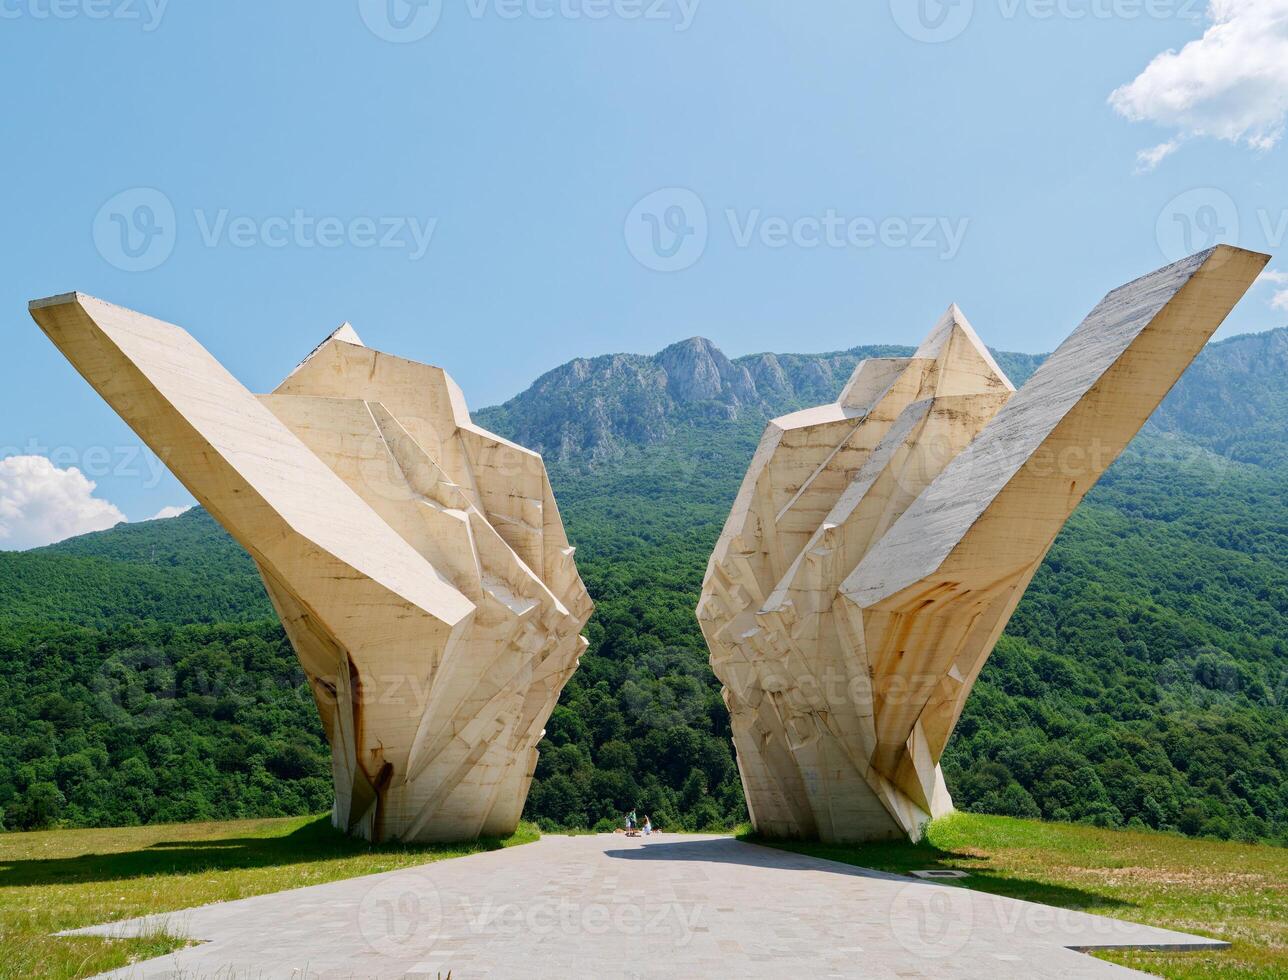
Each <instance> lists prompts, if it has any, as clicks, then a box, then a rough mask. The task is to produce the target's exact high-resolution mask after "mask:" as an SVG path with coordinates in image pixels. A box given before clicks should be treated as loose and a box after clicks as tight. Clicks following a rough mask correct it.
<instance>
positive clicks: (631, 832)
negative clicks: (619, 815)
mask: <svg viewBox="0 0 1288 980" xmlns="http://www.w3.org/2000/svg"><path fill="white" fill-rule="evenodd" d="M641 833H642V834H643V835H644V836H645V837H647V836H648V835H649V834H651V833H653V821H652V820H651V819H649V815H648V814H647V813H646V814H644V823H643V825H642V826H641V825H640V823H639V818H637V817H636V816H635V811H634V810H632V811H631V812H630V813H628V814H626V836H627V837H635V836H637V835H639V834H641Z"/></svg>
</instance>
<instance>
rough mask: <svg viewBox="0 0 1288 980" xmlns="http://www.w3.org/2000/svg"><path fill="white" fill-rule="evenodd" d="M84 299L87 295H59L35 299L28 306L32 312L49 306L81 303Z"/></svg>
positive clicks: (74, 293)
mask: <svg viewBox="0 0 1288 980" xmlns="http://www.w3.org/2000/svg"><path fill="white" fill-rule="evenodd" d="M82 298H85V294H84V293H80V292H70V293H59V294H58V295H57V296H46V297H45V298H44V299H33V300H32V301H31V302H29V303H28V304H27V309H28V310H29V311H30V310H43V309H45V308H46V307H49V306H66V305H67V304H68V303H79V302H80V301H81V299H82Z"/></svg>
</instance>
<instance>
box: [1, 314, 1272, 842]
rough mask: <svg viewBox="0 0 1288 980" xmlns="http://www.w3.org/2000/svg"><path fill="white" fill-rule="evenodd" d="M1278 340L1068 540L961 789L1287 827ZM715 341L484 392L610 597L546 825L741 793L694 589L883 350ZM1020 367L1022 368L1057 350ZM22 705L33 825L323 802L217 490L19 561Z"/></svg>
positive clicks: (13, 713)
mask: <svg viewBox="0 0 1288 980" xmlns="http://www.w3.org/2000/svg"><path fill="white" fill-rule="evenodd" d="M1286 340H1288V331H1274V332H1271V333H1269V334H1260V335H1256V336H1255V337H1250V338H1236V339H1235V340H1234V341H1229V342H1226V343H1225V344H1220V345H1215V346H1214V347H1212V348H1209V350H1208V351H1207V352H1205V354H1204V355H1203V356H1202V357H1201V358H1200V361H1199V362H1198V363H1197V364H1196V365H1195V369H1194V372H1193V374H1194V376H1195V377H1196V378H1197V379H1198V381H1199V383H1200V384H1201V387H1198V386H1190V385H1189V384H1188V382H1189V377H1188V376H1187V380H1186V381H1183V382H1182V385H1181V386H1178V389H1177V391H1176V392H1174V393H1173V396H1172V397H1170V398H1169V399H1168V401H1167V402H1166V403H1165V404H1164V406H1163V408H1162V409H1161V410H1160V412H1159V413H1158V415H1157V416H1156V417H1155V421H1154V422H1153V423H1151V425H1150V426H1149V427H1148V428H1147V430H1146V432H1144V433H1143V434H1142V435H1141V437H1139V438H1138V439H1137V440H1136V441H1135V442H1134V443H1133V445H1132V447H1131V448H1130V449H1129V450H1128V452H1127V453H1126V454H1124V456H1123V458H1122V459H1120V460H1119V461H1118V462H1117V463H1116V464H1115V465H1114V466H1113V467H1112V468H1111V470H1110V471H1109V473H1108V474H1107V475H1106V476H1105V478H1104V479H1103V480H1102V481H1101V483H1100V484H1099V485H1098V486H1097V487H1096V488H1095V490H1093V492H1092V493H1091V495H1090V496H1089V497H1088V498H1087V500H1086V501H1085V502H1084V503H1083V505H1082V506H1081V507H1080V508H1079V510H1078V511H1077V513H1076V514H1075V515H1074V518H1073V520H1072V521H1071V522H1070V524H1069V526H1068V527H1067V528H1066V530H1065V531H1064V532H1063V533H1062V534H1061V535H1060V537H1059V538H1058V539H1057V541H1056V543H1055V546H1054V547H1053V549H1052V551H1051V553H1050V555H1049V556H1048V558H1047V561H1046V562H1045V563H1044V565H1043V567H1042V569H1041V571H1040V572H1039V574H1038V575H1037V576H1036V578H1035V579H1034V581H1033V584H1032V586H1031V587H1030V589H1029V591H1028V593H1027V595H1026V597H1025V599H1024V600H1023V602H1022V603H1021V605H1020V607H1019V609H1018V611H1017V613H1016V615H1015V617H1014V619H1013V621H1012V622H1011V624H1010V626H1009V627H1008V629H1007V631H1006V634H1005V636H1004V637H1003V639H1002V641H1001V642H1000V643H999V645H998V648H997V650H996V652H995V653H994V655H993V658H992V660H991V661H990V662H989V664H988V666H987V667H986V668H985V671H984V673H983V675H982V676H981V678H980V681H979V683H978V685H977V686H976V688H975V691H974V693H973V695H972V696H971V698H970V700H969V702H968V704H967V707H966V711H965V713H964V715H963V717H962V720H961V723H960V725H959V727H958V730H957V734H956V735H955V736H954V738H953V740H952V741H951V742H950V745H949V749H948V753H947V755H946V756H945V758H944V770H945V775H946V778H947V781H948V785H949V788H950V789H951V790H952V792H953V794H954V798H955V801H956V803H957V805H958V807H959V808H961V809H975V810H981V811H987V812H994V813H1003V814H1013V815H1041V816H1044V817H1046V818H1049V819H1058V820H1074V821H1087V822H1093V823H1097V824H1102V825H1106V826H1119V825H1145V826H1150V827H1157V828H1168V829H1175V830H1179V831H1182V832H1184V833H1187V834H1204V835H1212V836H1217V837H1238V838H1247V839H1267V840H1276V841H1279V842H1288V709H1286V708H1285V704H1286V703H1288V673H1286V672H1285V667H1288V499H1286V498H1288V452H1285V443H1288V433H1285V432H1284V429H1283V426H1282V425H1279V426H1275V425H1271V424H1261V423H1260V422H1258V421H1256V419H1261V418H1265V419H1276V418H1283V417H1284V415H1283V411H1284V406H1285V404H1288V400H1286V399H1285V382H1284V371H1283V369H1282V368H1283V363H1282V362H1283V357H1284V350H1285V347H1288V343H1286ZM704 343H705V342H702V344H704ZM702 344H699V343H696V342H688V343H687V344H686V345H676V348H668V351H664V352H663V353H662V354H660V355H657V357H655V358H652V359H649V358H634V359H633V360H629V361H628V362H627V361H623V360H622V359H620V358H619V359H598V360H597V361H596V362H585V365H588V366H583V367H578V368H576V369H575V370H568V371H565V370H564V369H560V371H559V372H553V373H552V374H551V375H548V376H547V377H546V378H543V379H541V380H540V381H538V383H537V384H536V385H534V387H533V389H532V390H531V391H529V392H527V393H525V394H524V395H523V396H520V398H519V399H516V400H515V402H514V403H511V404H510V405H507V406H503V407H501V408H498V409H491V410H487V411H484V412H480V413H478V417H479V420H480V422H482V423H483V424H486V425H489V426H491V427H493V428H496V429H497V430H498V431H501V432H503V433H504V434H507V435H514V436H519V437H524V436H525V433H524V432H522V431H519V430H520V429H521V428H523V427H522V426H519V425H518V424H517V423H515V421H514V420H515V419H518V418H531V417H532V416H531V415H530V414H529V413H527V412H526V411H525V405H526V404H527V402H528V401H530V400H532V399H537V400H538V402H540V403H542V404H546V405H547V409H546V410H545V415H544V416H543V418H544V419H545V421H544V425H545V428H544V429H543V430H541V431H536V430H532V429H529V430H528V431H527V432H526V437H527V438H528V440H529V441H530V442H532V443H533V444H538V445H541V446H542V447H543V448H545V449H546V451H547V453H548V454H549V456H550V458H551V476H552V480H553V482H554V484H555V490H556V493H557V495H558V497H559V502H560V507H561V509H562V512H563V514H564V517H565V519H566V521H567V524H568V529H569V534H570V537H571V538H572V540H573V542H574V543H575V544H576V545H577V547H578V552H577V557H578V563H579V566H580V568H581V572H582V575H583V577H584V578H585V580H586V583H587V586H588V587H589V589H590V592H591V594H592V596H593V597H594V599H595V601H596V604H597V609H596V613H595V616H594V618H593V619H592V620H591V623H590V625H589V627H588V630H587V633H588V636H589V638H590V641H591V645H590V649H589V650H588V652H587V654H586V655H585V656H584V657H583V660H582V665H581V668H580V670H579V671H578V672H577V673H576V674H575V675H574V676H573V678H572V681H571V682H570V683H569V685H568V687H567V689H566V691H565V693H564V695H563V698H562V699H561V702H560V705H559V707H558V708H557V709H556V711H555V714H554V716H553V717H552V718H551V720H550V723H549V725H548V728H547V738H546V741H545V742H543V744H542V754H541V760H540V762H539V765H538V771H537V778H536V780H535V781H534V785H533V790H532V794H531V797H530V799H529V804H528V814H529V816H531V817H532V818H534V819H536V820H538V822H540V823H541V824H542V825H543V826H546V827H550V828H553V827H585V826H595V825H597V824H603V823H604V822H606V821H608V822H611V821H616V820H617V819H618V818H619V816H620V814H621V813H622V812H623V811H624V810H625V809H628V808H630V807H636V808H639V809H640V810H641V811H647V812H649V813H650V814H651V815H652V816H653V818H654V821H655V823H658V824H659V825H661V826H667V827H683V828H688V829H697V828H703V827H714V826H728V825H730V824H732V823H735V822H737V821H739V820H740V819H742V818H743V817H744V815H745V810H744V807H743V803H742V796H741V788H740V786H739V782H738V776H737V769H736V765H735V763H734V759H733V753H732V748H731V745H730V742H729V733H728V718H727V715H726V712H725V709H724V707H723V703H722V702H721V699H720V693H719V688H718V685H717V684H716V682H715V680H714V678H713V676H712V674H711V671H710V669H709V667H708V666H707V663H706V650H705V646H704V644H703V642H702V639H701V635H700V633H699V631H698V628H697V624H696V622H695V620H694V618H693V607H694V604H695V601H696V596H697V591H698V588H699V585H700V582H701V579H702V574H703V571H704V569H705V564H706V558H707V555H708V554H709V552H710V549H711V546H712V544H713V542H714V541H715V538H716V536H717V534H718V533H719V529H720V526H721V524H722V523H723V520H724V516H725V514H726V512H727V509H728V506H729V503H730V501H731V500H732V497H733V494H734V492H735V491H736V489H737V485H738V482H739V480H740V479H741V476H742V472H743V469H744V468H745V466H746V463H747V460H748V458H749V456H750V453H751V451H752V449H753V447H754V445H755V443H756V440H757V438H758V437H759V434H760V430H761V428H762V426H763V424H764V420H765V418H766V417H767V416H768V415H769V414H771V413H776V412H778V411H782V410H786V409H788V408H792V407H796V406H797V405H798V404H804V403H809V402H810V401H817V400H819V399H820V398H823V397H828V395H829V394H831V393H834V390H835V388H836V387H839V385H840V383H841V382H842V381H843V380H844V375H846V374H848V371H849V370H850V369H851V368H852V367H853V363H854V362H855V361H856V360H857V359H858V357H859V356H860V354H862V353H867V352H865V351H854V352H845V353H843V354H836V355H820V356H818V357H816V358H809V357H805V356H799V355H795V356H789V355H779V356H777V357H776V358H775V357H773V355H759V356H757V357H755V358H742V359H739V360H738V361H728V360H727V359H723V355H720V354H719V352H718V351H714V349H713V348H710V349H709V348H708V347H704V346H702ZM1250 345H1251V346H1253V347H1255V349H1254V350H1253V351H1252V353H1251V354H1250V353H1249V347H1250ZM668 352H669V353H668ZM882 352H883V353H884V352H885V351H882ZM889 352H890V353H896V352H899V351H898V350H897V349H891V350H890V351H889ZM704 358H705V359H708V360H711V361H712V364H713V365H714V366H708V365H704V364H703V363H702V361H703V359H704ZM769 358H773V363H772V364H769V363H768V360H767V359H769ZM1276 358H1278V359H1279V361H1278V362H1276ZM1001 359H1002V362H1003V364H1004V365H1005V366H1006V368H1007V370H1008V371H1010V372H1012V374H1013V375H1015V376H1016V377H1017V378H1018V379H1022V378H1023V377H1024V376H1026V375H1027V373H1028V372H1029V371H1031V370H1032V368H1033V366H1034V365H1035V364H1036V363H1037V361H1038V360H1039V359H1038V358H1026V357H1024V356H1023V355H1007V356H1005V357H1003V358H1001ZM1276 363H1278V367H1279V369H1278V371H1277V373H1276ZM767 365H768V366H767ZM574 367H575V365H574ZM771 368H773V370H771ZM686 372H687V373H686ZM624 373H625V374H626V375H627V376H628V382H622V381H621V378H622V376H623V374H624ZM713 377H714V378H715V379H716V380H715V381H714V382H712V380H711V379H712V378H713ZM659 386H660V390H659ZM829 386H832V387H831V390H830V391H826V392H822V393H820V389H825V388H828V387H829ZM623 391H625V392H626V395H625V396H621V393H622V392H623ZM619 396H621V397H619ZM1246 398H1252V399H1255V400H1257V401H1259V402H1262V403H1264V406H1265V407H1264V412H1263V414H1261V415H1257V416H1255V418H1254V420H1253V421H1251V422H1250V421H1249V419H1248V417H1247V412H1246V409H1245V407H1244V405H1245V403H1244V399H1246ZM606 402H607V403H606ZM551 403H555V404H557V406H558V408H557V410H556V409H552V408H550V407H549V405H550V404H551ZM1276 413H1278V414H1276ZM620 415H626V416H633V417H635V418H636V419H637V420H640V419H642V420H644V421H646V422H647V423H648V424H646V425H640V426H637V427H636V429H634V430H628V429H627V428H624V427H623V426H622V425H620V424H618V422H617V421H615V419H617V418H618V416H620ZM543 433H544V434H543ZM587 460H589V461H590V462H589V463H588V462H587ZM0 720H2V722H3V723H2V724H0V808H2V809H3V819H4V822H5V825H6V826H7V827H9V828H10V829H16V828H30V827H41V826H49V825H54V824H59V823H63V824H118V823H135V822H147V821H157V820H180V819H195V818H200V817H215V816H249V815H261V814H263V815H270V814H289V813H299V812H305V811H310V810H318V809H325V808H326V807H327V806H329V802H330V775H329V772H330V765H329V759H328V754H327V751H326V746H325V742H324V740H323V738H322V734H321V729H320V726H319V724H318V722H317V718H316V712H315V709H314V707H313V703H312V699H311V696H310V695H309V693H308V688H307V686H306V685H305V684H304V680H303V677H302V676H301V675H300V673H299V671H298V668H297V667H296V664H295V660H294V657H293V655H292V653H291V651H290V648H289V645H288V644H287V642H286V640H285V638H284V636H283V635H282V633H281V630H280V627H278V625H277V623H276V621H275V620H274V619H273V616H272V610H271V607H270V606H269V605H268V603H267V600H266V598H265V596H264V593H263V590H262V587H260V586H259V584H258V579H257V577H256V576H255V573H254V569H253V567H252V566H251V563H250V562H249V559H248V558H247V557H246V556H245V554H244V553H243V552H241V550H240V549H239V548H238V547H237V546H236V545H235V544H234V543H233V542H231V540H230V539H228V537H227V535H225V534H224V533H223V532H222V531H221V530H220V529H219V528H218V527H217V526H216V525H215V524H214V522H213V521H212V520H211V519H210V518H209V517H208V516H207V515H205V514H204V513H203V512H201V511H199V510H196V511H192V512H189V513H188V514H186V515H184V516H182V517H179V518H175V519H173V520H169V521H158V522H151V523H146V524H139V525H124V526H120V527H118V528H116V529H114V530H112V531H106V532H102V533H100V534H95V535H87V536H85V537H82V538H77V539H73V540H71V541H67V542H64V543H62V544H59V545H55V546H53V547H50V548H45V549H39V550H37V551H33V552H28V553H23V554H5V553H0Z"/></svg>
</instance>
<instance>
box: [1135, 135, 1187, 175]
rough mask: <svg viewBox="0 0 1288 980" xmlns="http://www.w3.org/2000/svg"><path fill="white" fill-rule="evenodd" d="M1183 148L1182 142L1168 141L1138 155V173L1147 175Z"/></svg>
mask: <svg viewBox="0 0 1288 980" xmlns="http://www.w3.org/2000/svg"><path fill="white" fill-rule="evenodd" d="M1180 148H1181V141H1180V140H1168V141H1167V142H1166V143H1159V144H1158V146H1151V147H1150V148H1149V149H1148V150H1141V151H1140V152H1138V153H1137V154H1136V173H1138V174H1147V173H1149V172H1150V171H1151V170H1154V169H1155V168H1156V167H1157V166H1158V165H1159V164H1160V163H1162V162H1163V161H1164V160H1165V159H1167V158H1168V157H1170V156H1171V155H1172V154H1173V153H1175V152H1176V151H1177V150H1179V149H1180Z"/></svg>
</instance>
